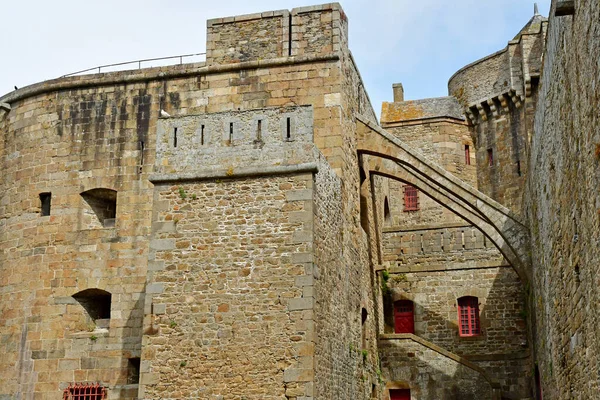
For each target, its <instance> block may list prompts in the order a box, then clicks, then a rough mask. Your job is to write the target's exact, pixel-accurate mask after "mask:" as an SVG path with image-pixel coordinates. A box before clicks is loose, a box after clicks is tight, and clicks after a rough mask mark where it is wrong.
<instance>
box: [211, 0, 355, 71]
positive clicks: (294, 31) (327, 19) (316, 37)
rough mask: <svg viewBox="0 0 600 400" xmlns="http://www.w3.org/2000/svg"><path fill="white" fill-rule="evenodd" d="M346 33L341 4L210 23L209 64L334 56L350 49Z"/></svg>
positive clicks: (280, 11) (251, 15)
mask: <svg viewBox="0 0 600 400" xmlns="http://www.w3.org/2000/svg"><path fill="white" fill-rule="evenodd" d="M347 30H348V24H347V19H346V16H345V14H344V11H343V10H342V7H341V6H340V5H339V4H338V3H329V4H323V5H318V6H311V7H301V8H294V9H293V10H291V11H288V10H278V11H269V12H263V13H256V14H248V15H240V16H235V17H227V18H216V19H211V20H209V21H208V22H207V36H206V63H207V65H215V64H231V63H240V62H245V61H254V60H264V59H274V58H281V57H294V56H307V55H312V56H327V55H332V54H335V53H337V52H339V51H341V50H342V48H347V36H348V35H347Z"/></svg>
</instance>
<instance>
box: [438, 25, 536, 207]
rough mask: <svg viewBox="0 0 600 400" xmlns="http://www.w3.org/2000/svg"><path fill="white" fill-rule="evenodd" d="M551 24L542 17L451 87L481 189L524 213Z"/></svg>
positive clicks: (467, 70)
mask: <svg viewBox="0 0 600 400" xmlns="http://www.w3.org/2000/svg"><path fill="white" fill-rule="evenodd" d="M547 24H548V23H547V20H546V19H545V18H543V17H541V16H540V15H539V14H536V15H534V17H533V18H532V19H531V20H530V21H529V23H528V24H527V25H526V26H525V27H524V28H523V30H522V31H521V32H520V33H519V34H518V35H517V37H515V38H514V39H513V40H511V41H509V43H508V46H507V47H506V48H505V49H504V50H501V51H499V52H497V53H495V54H492V55H490V56H488V57H485V58H483V59H481V60H478V61H476V62H474V63H472V64H469V65H467V66H465V67H463V68H462V69H460V70H459V71H458V72H456V73H455V74H454V75H453V76H452V77H451V78H450V80H449V82H448V93H449V94H450V95H452V96H454V97H456V98H457V99H458V101H459V102H460V104H461V105H462V106H463V108H464V112H465V114H466V115H467V117H468V119H469V122H470V124H471V135H472V138H473V142H474V144H475V147H476V159H477V166H478V168H477V181H478V189H479V190H481V191H482V192H483V193H485V194H487V195H488V196H490V197H491V198H493V199H495V200H497V201H499V202H500V203H502V204H503V205H505V206H507V207H509V208H510V209H511V210H512V211H514V212H516V213H520V212H521V206H522V202H523V199H522V197H523V190H522V188H523V186H524V184H525V176H526V175H527V160H528V154H529V142H530V139H531V135H532V132H533V120H534V113H535V104H536V102H537V91H538V81H539V77H540V71H541V59H542V54H543V48H544V40H545V36H546V30H547Z"/></svg>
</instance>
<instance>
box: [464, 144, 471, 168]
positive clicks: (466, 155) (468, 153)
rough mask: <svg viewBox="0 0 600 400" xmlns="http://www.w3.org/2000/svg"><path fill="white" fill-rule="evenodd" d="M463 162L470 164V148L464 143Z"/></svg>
mask: <svg viewBox="0 0 600 400" xmlns="http://www.w3.org/2000/svg"><path fill="white" fill-rule="evenodd" d="M465 164H467V165H471V148H470V147H469V145H468V144H465Z"/></svg>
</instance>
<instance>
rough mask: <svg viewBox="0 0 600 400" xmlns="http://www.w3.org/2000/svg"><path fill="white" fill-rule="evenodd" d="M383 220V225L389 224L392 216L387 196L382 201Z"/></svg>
mask: <svg viewBox="0 0 600 400" xmlns="http://www.w3.org/2000/svg"><path fill="white" fill-rule="evenodd" d="M383 219H384V223H386V224H389V223H390V222H391V221H392V214H391V213H390V202H389V201H388V198H387V196H385V199H384V200H383Z"/></svg>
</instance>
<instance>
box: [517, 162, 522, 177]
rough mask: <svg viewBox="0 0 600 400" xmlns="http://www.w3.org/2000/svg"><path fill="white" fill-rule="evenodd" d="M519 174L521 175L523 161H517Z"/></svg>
mask: <svg viewBox="0 0 600 400" xmlns="http://www.w3.org/2000/svg"><path fill="white" fill-rule="evenodd" d="M517 175H519V176H521V161H517Z"/></svg>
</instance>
